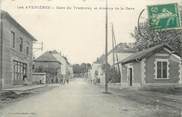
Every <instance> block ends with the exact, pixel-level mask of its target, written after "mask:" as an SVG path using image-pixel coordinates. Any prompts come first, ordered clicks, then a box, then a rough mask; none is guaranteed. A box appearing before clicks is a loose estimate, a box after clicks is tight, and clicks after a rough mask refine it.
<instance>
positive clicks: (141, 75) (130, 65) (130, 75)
mask: <svg viewBox="0 0 182 117" xmlns="http://www.w3.org/2000/svg"><path fill="white" fill-rule="evenodd" d="M119 64H121V65H122V68H121V71H122V78H121V85H122V86H124V87H125V86H126V87H128V86H133V87H141V86H142V87H143V86H165V85H178V84H182V65H181V58H180V57H179V56H178V55H177V54H175V53H174V51H173V50H172V49H171V48H170V47H169V46H168V45H165V44H161V45H157V46H154V47H152V48H149V49H145V50H143V51H140V52H137V53H135V54H132V55H130V56H129V57H127V58H126V59H124V60H122V61H120V62H119Z"/></svg>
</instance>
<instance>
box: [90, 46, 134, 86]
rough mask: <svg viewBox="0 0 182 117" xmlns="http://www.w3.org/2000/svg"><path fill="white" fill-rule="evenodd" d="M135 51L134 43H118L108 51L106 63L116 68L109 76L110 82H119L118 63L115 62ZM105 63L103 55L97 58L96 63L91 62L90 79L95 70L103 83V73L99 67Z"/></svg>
mask: <svg viewBox="0 0 182 117" xmlns="http://www.w3.org/2000/svg"><path fill="white" fill-rule="evenodd" d="M135 52H136V49H135V48H134V43H119V44H118V45H116V47H115V48H114V49H112V50H110V51H109V52H108V64H109V65H110V66H111V67H112V68H113V66H114V67H115V68H117V69H115V71H114V73H117V74H119V75H116V74H114V73H113V74H112V75H111V77H112V78H111V77H110V78H109V79H110V80H111V82H112V83H119V82H120V75H121V74H120V70H119V69H120V67H121V66H120V65H118V64H116V63H117V62H119V61H122V60H123V59H125V58H127V57H128V56H130V55H132V54H133V53H135ZM103 64H105V55H102V56H101V57H100V58H98V59H97V61H96V63H93V65H92V70H91V76H92V79H93V78H94V72H95V71H96V70H97V71H99V72H100V73H99V74H101V76H100V75H99V79H101V83H105V73H104V71H103V70H102V69H101V66H102V65H103ZM112 70H113V69H112Z"/></svg>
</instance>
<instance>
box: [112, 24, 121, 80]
mask: <svg viewBox="0 0 182 117" xmlns="http://www.w3.org/2000/svg"><path fill="white" fill-rule="evenodd" d="M112 38H113V41H114V42H113V43H114V48H116V47H117V43H116V37H115V33H114V25H113V23H112ZM114 52H115V51H114V49H113V54H114ZM115 54H116V63H117V66H118V72H119V76H120V77H121V72H120V66H119V64H118V62H119V57H118V54H117V53H115ZM113 65H114V64H113Z"/></svg>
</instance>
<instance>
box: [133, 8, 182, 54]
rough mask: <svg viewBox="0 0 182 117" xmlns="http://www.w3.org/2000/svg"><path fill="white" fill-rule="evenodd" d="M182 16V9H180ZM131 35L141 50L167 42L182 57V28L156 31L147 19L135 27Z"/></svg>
mask: <svg viewBox="0 0 182 117" xmlns="http://www.w3.org/2000/svg"><path fill="white" fill-rule="evenodd" d="M180 14H181V16H182V10H181V11H180ZM131 36H132V37H134V39H135V41H136V42H135V46H136V48H137V49H138V50H139V51H140V50H143V49H146V48H150V47H153V46H155V45H158V44H161V43H166V44H168V45H170V46H171V48H172V49H173V50H174V51H175V52H176V53H177V54H178V55H180V56H181V57H182V29H174V30H166V31H155V30H153V29H151V27H150V26H149V23H148V22H147V21H146V22H144V23H142V24H140V26H139V27H135V30H134V33H131Z"/></svg>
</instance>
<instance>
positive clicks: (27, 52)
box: [26, 47, 29, 55]
mask: <svg viewBox="0 0 182 117" xmlns="http://www.w3.org/2000/svg"><path fill="white" fill-rule="evenodd" d="M26 54H27V55H29V47H26Z"/></svg>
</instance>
